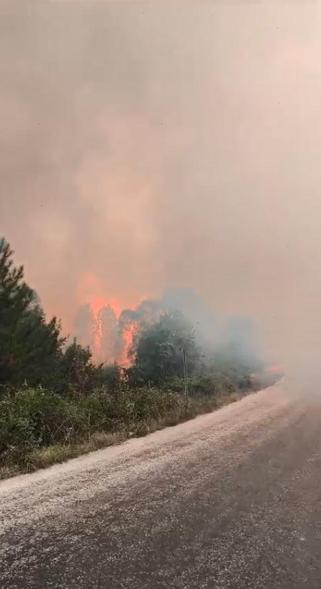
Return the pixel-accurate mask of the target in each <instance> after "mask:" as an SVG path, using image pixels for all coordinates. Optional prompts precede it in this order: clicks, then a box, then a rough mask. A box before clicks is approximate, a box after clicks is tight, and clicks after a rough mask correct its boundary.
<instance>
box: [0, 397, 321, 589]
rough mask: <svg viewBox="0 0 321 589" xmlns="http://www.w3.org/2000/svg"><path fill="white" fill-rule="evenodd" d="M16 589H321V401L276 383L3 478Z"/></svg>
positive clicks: (4, 584)
mask: <svg viewBox="0 0 321 589" xmlns="http://www.w3.org/2000/svg"><path fill="white" fill-rule="evenodd" d="M0 536H1V543H0V579H1V582H0V586H1V589H6V588H19V589H20V588H21V589H30V588H37V589H38V588H39V589H45V588H47V587H50V588H68V589H69V588H70V589H76V588H77V589H82V588H106V589H114V588H115V589H118V588H119V589H120V588H126V589H147V588H148V589H156V588H161V587H162V588H177V589H183V588H187V589H189V588H193V589H194V588H195V589H202V588H211V589H212V588H215V589H216V588H217V589H220V588H224V589H225V588H235V589H241V588H245V587H246V588H260V589H265V588H268V589H277V588H282V589H296V588H303V587H308V588H310V589H314V588H315V589H320V587H321V397H320V401H318V400H317V399H314V400H312V399H310V400H309V401H307V400H305V401H304V400H302V399H301V400H299V399H298V398H294V397H293V396H291V395H290V394H288V393H286V391H285V390H283V389H282V387H274V388H270V389H266V390H265V391H261V392H259V393H257V394H254V395H250V396H248V397H245V398H244V399H242V400H241V401H239V402H237V403H234V404H232V405H229V406H227V407H224V408H222V409H220V410H219V411H216V412H214V413H211V414H207V415H204V416H201V417H198V418H196V419H194V420H192V421H190V422H187V423H184V424H181V425H179V426H176V427H173V428H167V429H165V430H162V431H160V432H156V433H154V434H151V435H149V436H147V437H146V438H140V439H135V440H130V441H128V442H126V443H124V444H122V445H120V446H115V447H113V448H108V449H106V450H101V451H98V452H95V453H92V454H90V455H87V456H84V457H81V458H77V459H75V460H72V461H70V462H68V463H66V464H63V465H58V466H54V467H52V468H50V469H47V470H43V471H39V472H37V473H34V474H31V475H24V476H20V477H15V478H13V479H10V480H8V481H3V482H2V483H0Z"/></svg>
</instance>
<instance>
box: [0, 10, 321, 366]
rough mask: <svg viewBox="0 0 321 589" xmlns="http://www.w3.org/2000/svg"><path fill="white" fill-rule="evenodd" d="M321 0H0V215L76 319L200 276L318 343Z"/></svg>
mask: <svg viewBox="0 0 321 589" xmlns="http://www.w3.org/2000/svg"><path fill="white" fill-rule="evenodd" d="M320 7H321V3H320V2H318V1H313V2H312V1H311V2H310V1H309V0H304V1H303V0H298V1H297V2H296V1H294V0H292V1H290V2H286V1H283V0H278V1H276V2H273V1H272V0H261V1H242V0H240V1H238V2H229V1H228V0H209V1H206V0H194V2H189V1H188V0H182V1H181V2H177V1H175V0H168V1H167V0H159V1H158V0H148V1H145V2H139V1H134V0H133V1H128V2H127V1H125V0H123V1H120V0H118V1H114V2H111V1H103V0H100V1H97V2H96V1H94V0H87V1H86V2H84V1H78V0H69V1H63V0H56V1H54V0H52V1H46V0H41V1H39V2H38V1H36V0H34V1H28V0H24V1H23V2H22V1H21V0H19V1H15V0H8V1H7V2H5V1H2V0H0V79H1V85H0V129H1V133H0V231H1V233H2V234H4V235H5V236H6V238H7V239H8V240H9V241H10V242H11V245H12V247H13V248H14V249H15V251H16V257H17V259H18V260H19V261H20V262H22V263H23V264H24V265H25V269H26V275H27V279H28V281H29V282H30V283H31V284H32V286H33V287H34V288H35V289H36V290H37V291H38V293H39V295H40V297H41V300H42V302H43V305H44V306H45V309H46V310H47V311H48V312H49V313H51V314H52V313H55V314H58V316H60V317H61V318H62V319H63V321H64V323H65V325H66V326H67V328H68V329H70V326H71V324H72V319H73V316H74V312H75V309H76V307H77V306H78V305H79V304H80V303H84V302H86V299H87V298H88V297H90V296H91V294H92V293H94V294H96V295H99V296H104V297H106V298H109V297H110V298H111V299H120V301H121V303H123V304H125V305H126V304H132V303H135V302H136V301H139V300H140V299H141V298H142V297H143V296H157V295H158V294H159V293H161V292H162V291H163V289H164V288H166V287H168V286H171V287H175V286H189V287H193V288H195V289H196V290H197V291H198V293H199V294H200V295H201V296H202V297H203V298H204V300H205V301H206V302H207V303H208V304H209V305H210V306H211V307H212V308H213V309H215V310H219V311H221V312H224V313H225V312H226V313H235V314H247V315H250V316H253V317H254V318H255V319H257V321H258V322H259V324H260V326H261V328H262V332H263V334H264V337H265V338H266V341H267V342H268V345H269V347H270V348H273V349H275V350H276V352H277V353H280V354H281V355H282V356H283V361H284V359H285V357H287V356H288V353H289V354H290V355H295V356H298V355H299V354H301V350H302V349H303V350H309V352H310V351H312V350H313V351H314V354H315V353H316V358H317V359H318V357H319V356H318V354H319V350H321V333H320V332H321V319H320V317H321V26H320V24H321V21H320ZM318 346H319V347H318Z"/></svg>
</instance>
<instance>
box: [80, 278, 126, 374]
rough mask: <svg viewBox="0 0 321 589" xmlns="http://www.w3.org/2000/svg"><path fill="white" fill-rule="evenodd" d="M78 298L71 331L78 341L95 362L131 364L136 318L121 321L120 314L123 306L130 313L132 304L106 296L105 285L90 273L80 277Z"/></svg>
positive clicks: (121, 314)
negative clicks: (90, 353)
mask: <svg viewBox="0 0 321 589" xmlns="http://www.w3.org/2000/svg"><path fill="white" fill-rule="evenodd" d="M78 301H79V307H78V310H77V313H76V317H75V325H74V330H75V332H76V336H77V339H78V340H79V342H80V343H81V344H82V345H84V346H89V347H90V349H91V351H92V355H93V359H94V360H95V362H102V363H104V364H111V363H114V362H117V363H118V364H120V365H121V366H123V367H128V366H130V364H131V358H130V350H131V347H132V343H133V338H134V335H135V333H136V330H137V325H136V324H135V321H124V320H123V319H122V316H123V314H124V308H125V309H126V312H128V311H129V312H130V311H131V310H133V307H132V306H131V307H129V306H128V305H126V304H125V303H124V301H121V300H120V299H116V298H112V297H111V298H107V297H106V296H105V295H104V285H103V284H102V283H101V282H100V280H99V279H98V278H97V277H96V276H95V275H94V274H92V273H86V274H84V275H83V276H82V279H81V281H80V284H79V288H78Z"/></svg>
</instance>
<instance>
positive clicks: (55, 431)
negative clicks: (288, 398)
mask: <svg viewBox="0 0 321 589" xmlns="http://www.w3.org/2000/svg"><path fill="white" fill-rule="evenodd" d="M130 355H131V360H132V364H131V366H130V368H127V369H124V368H121V367H120V366H118V365H112V366H103V365H96V364H95V363H94V362H93V360H92V356H91V352H90V350H89V349H87V348H83V347H82V346H80V345H79V343H77V341H76V340H74V341H72V342H68V341H67V340H66V339H65V338H64V337H63V336H62V332H61V327H60V324H59V322H58V321H57V319H56V318H53V319H51V320H50V321H47V320H46V318H45V315H44V312H43V310H42V308H41V306H40V304H39V300H38V298H37V295H36V294H35V293H34V291H33V290H32V289H31V288H30V287H29V286H28V285H27V284H26V283H25V281H24V273H23V268H22V267H19V268H17V267H15V265H14V262H13V253H12V250H11V249H10V246H9V244H8V243H7V242H6V241H5V240H0V478H4V477H6V476H10V475H12V474H14V473H17V472H26V471H31V470H35V469H37V468H41V467H44V466H48V465H50V464H53V463H55V462H59V461H62V460H65V459H67V458H70V457H73V456H77V455H78V454H80V453H83V452H86V451H90V450H94V449H97V448H100V447H104V446H107V445H110V444H114V443H117V442H119V441H122V440H125V439H127V438H129V437H132V436H141V435H145V434H146V433H148V432H150V431H154V430H156V429H158V428H161V427H164V426H168V425H174V424H176V423H179V422H181V421H184V420H186V419H189V418H191V417H194V416H196V415H198V414H200V413H204V412H207V411H211V410H213V409H215V408H217V407H219V406H221V405H222V404H225V403H227V402H232V401H233V400H236V399H238V398H240V396H241V395H244V394H246V393H247V392H249V391H251V390H256V389H257V388H260V387H261V386H266V385H268V384H271V383H272V379H271V377H267V376H266V374H265V372H264V367H263V365H262V363H261V362H259V361H258V360H257V359H255V360H254V359H253V360H251V361H249V360H248V359H247V360H246V361H245V360H244V358H243V357H242V354H240V353H238V350H237V349H233V350H228V349H222V350H220V352H219V353H216V354H215V355H213V356H211V355H210V354H208V353H204V350H202V349H201V348H200V347H199V346H198V345H197V342H196V339H195V334H194V329H193V325H191V324H190V323H189V322H188V321H187V319H186V318H185V317H184V316H183V315H182V313H180V312H179V311H177V312H173V313H164V314H163V315H162V316H161V317H160V318H159V319H158V320H157V321H156V322H155V323H154V324H153V325H149V326H148V327H145V328H144V329H142V330H141V331H140V332H138V333H137V334H136V337H135V338H134V342H133V346H132V349H131V351H130Z"/></svg>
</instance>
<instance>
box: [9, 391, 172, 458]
mask: <svg viewBox="0 0 321 589" xmlns="http://www.w3.org/2000/svg"><path fill="white" fill-rule="evenodd" d="M180 403H182V398H181V397H179V396H178V395H175V394H174V393H171V392H165V391H159V390H156V389H146V388H145V389H144V388H143V389H137V390H135V391H133V390H130V389H124V390H121V391H119V392H118V393H117V394H110V393H108V392H106V391H105V390H100V391H99V390H98V391H95V392H94V393H92V394H90V395H87V396H82V397H79V398H76V397H73V396H67V397H62V396H61V395H59V394H56V393H51V392H49V391H47V390H44V389H41V388H38V389H33V388H26V389H22V390H19V391H16V392H11V393H10V392H8V393H6V394H5V395H3V397H2V399H1V400H0V465H4V464H6V463H8V462H12V461H13V462H22V463H23V462H24V460H25V458H26V456H27V455H28V453H29V452H30V451H31V450H32V449H35V448H42V447H48V446H51V445H55V444H71V443H75V442H79V441H82V440H84V439H86V438H88V437H90V436H91V435H93V434H94V433H95V432H110V433H113V432H118V431H125V432H130V431H131V432H132V433H133V434H135V433H137V431H140V429H141V427H142V424H147V423H151V422H152V421H160V420H161V419H162V418H164V417H165V416H166V415H168V414H169V413H170V412H171V411H173V410H175V408H177V407H178V406H179V404H180Z"/></svg>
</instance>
